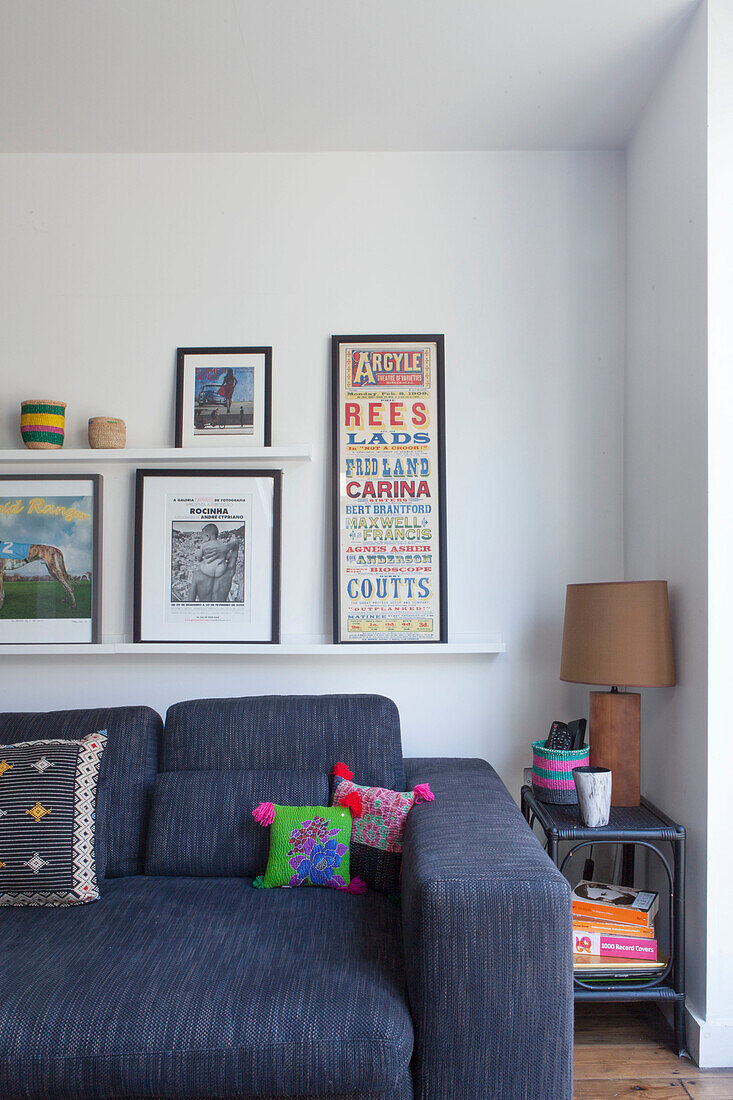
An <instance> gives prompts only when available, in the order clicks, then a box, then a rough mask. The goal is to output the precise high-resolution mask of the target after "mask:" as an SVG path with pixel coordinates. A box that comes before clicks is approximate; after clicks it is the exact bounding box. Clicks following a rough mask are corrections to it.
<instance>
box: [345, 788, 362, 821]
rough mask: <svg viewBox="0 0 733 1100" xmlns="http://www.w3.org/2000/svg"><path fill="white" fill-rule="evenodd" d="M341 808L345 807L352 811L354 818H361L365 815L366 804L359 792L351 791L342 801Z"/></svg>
mask: <svg viewBox="0 0 733 1100" xmlns="http://www.w3.org/2000/svg"><path fill="white" fill-rule="evenodd" d="M339 806H345V807H346V809H347V810H351V816H352V817H361V815H362V814H363V813H364V803H363V802H362V800H361V795H360V794H359V792H358V791H349V793H348V794H346V795H344V797H343V798H342V799H340V801H339Z"/></svg>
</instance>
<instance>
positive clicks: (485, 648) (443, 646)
mask: <svg viewBox="0 0 733 1100" xmlns="http://www.w3.org/2000/svg"><path fill="white" fill-rule="evenodd" d="M505 651H506V646H505V644H504V643H503V642H496V641H483V642H482V641H453V642H445V643H441V642H418V643H416V644H410V643H409V642H392V643H390V642H385V643H382V642H376V643H353V644H347V645H334V644H333V643H331V642H281V643H279V644H277V645H267V644H260V643H252V644H248V645H239V644H233V645H220V644H217V643H216V642H212V643H190V642H181V643H177V642H140V643H138V644H133V643H132V642H100V643H98V644H97V645H77V644H70V645H58V644H52V645H43V644H35V643H31V644H28V645H0V657H2V656H3V655H5V656H24V657H31V656H44V655H47V656H51V655H54V656H56V655H57V656H64V655H65V656H72V655H74V654H79V653H88V654H92V653H95V654H96V653H134V654H138V655H140V656H146V655H150V654H152V653H169V654H175V655H176V656H182V655H184V654H186V653H195V654H204V655H207V656H210V657H213V656H222V655H225V656H230V657H235V656H242V657H244V656H247V655H251V656H267V657H301V656H302V657H344V658H348V657H349V656H351V657H354V656H357V655H358V656H360V657H365V656H372V657H377V656H380V655H382V654H389V655H390V656H396V655H397V654H402V655H405V656H413V657H421V656H423V655H424V654H433V653H434V654H443V655H444V656H446V655H454V654H460V653H465V654H492V653H504V652H505Z"/></svg>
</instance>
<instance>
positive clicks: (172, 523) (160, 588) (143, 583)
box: [133, 470, 282, 643]
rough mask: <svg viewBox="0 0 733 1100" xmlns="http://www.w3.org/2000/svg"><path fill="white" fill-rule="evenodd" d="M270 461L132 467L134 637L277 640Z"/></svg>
mask: <svg viewBox="0 0 733 1100" xmlns="http://www.w3.org/2000/svg"><path fill="white" fill-rule="evenodd" d="M281 483H282V472H281V471H280V470H248V471H242V470H138V471H137V482H136V494H135V608H134V617H133V640H134V641H136V642H212V643H214V642H224V643H227V642H229V643H237V642H240V643H242V642H279V641H280V498H281Z"/></svg>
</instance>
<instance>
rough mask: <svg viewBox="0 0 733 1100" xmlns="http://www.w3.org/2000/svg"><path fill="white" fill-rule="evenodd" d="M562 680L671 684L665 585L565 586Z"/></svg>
mask: <svg viewBox="0 0 733 1100" xmlns="http://www.w3.org/2000/svg"><path fill="white" fill-rule="evenodd" d="M560 679H561V680H569V681H571V682H572V683H577V684H605V685H608V686H617V685H622V686H624V687H667V686H670V685H671V684H674V682H675V679H674V658H673V655H672V630H671V627H670V622H669V600H668V597H667V582H666V581H619V582H616V583H610V584H569V585H568V587H567V595H566V597H565V629H564V631H563V639H562V660H561V662H560Z"/></svg>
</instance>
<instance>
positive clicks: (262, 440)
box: [176, 348, 272, 447]
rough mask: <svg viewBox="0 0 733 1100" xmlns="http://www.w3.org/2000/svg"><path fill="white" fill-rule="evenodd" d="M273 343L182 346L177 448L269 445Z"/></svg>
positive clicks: (178, 372) (178, 387)
mask: <svg viewBox="0 0 733 1100" xmlns="http://www.w3.org/2000/svg"><path fill="white" fill-rule="evenodd" d="M271 421H272V348H179V349H178V356H177V370H176V447H269V446H270V442H271Z"/></svg>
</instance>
